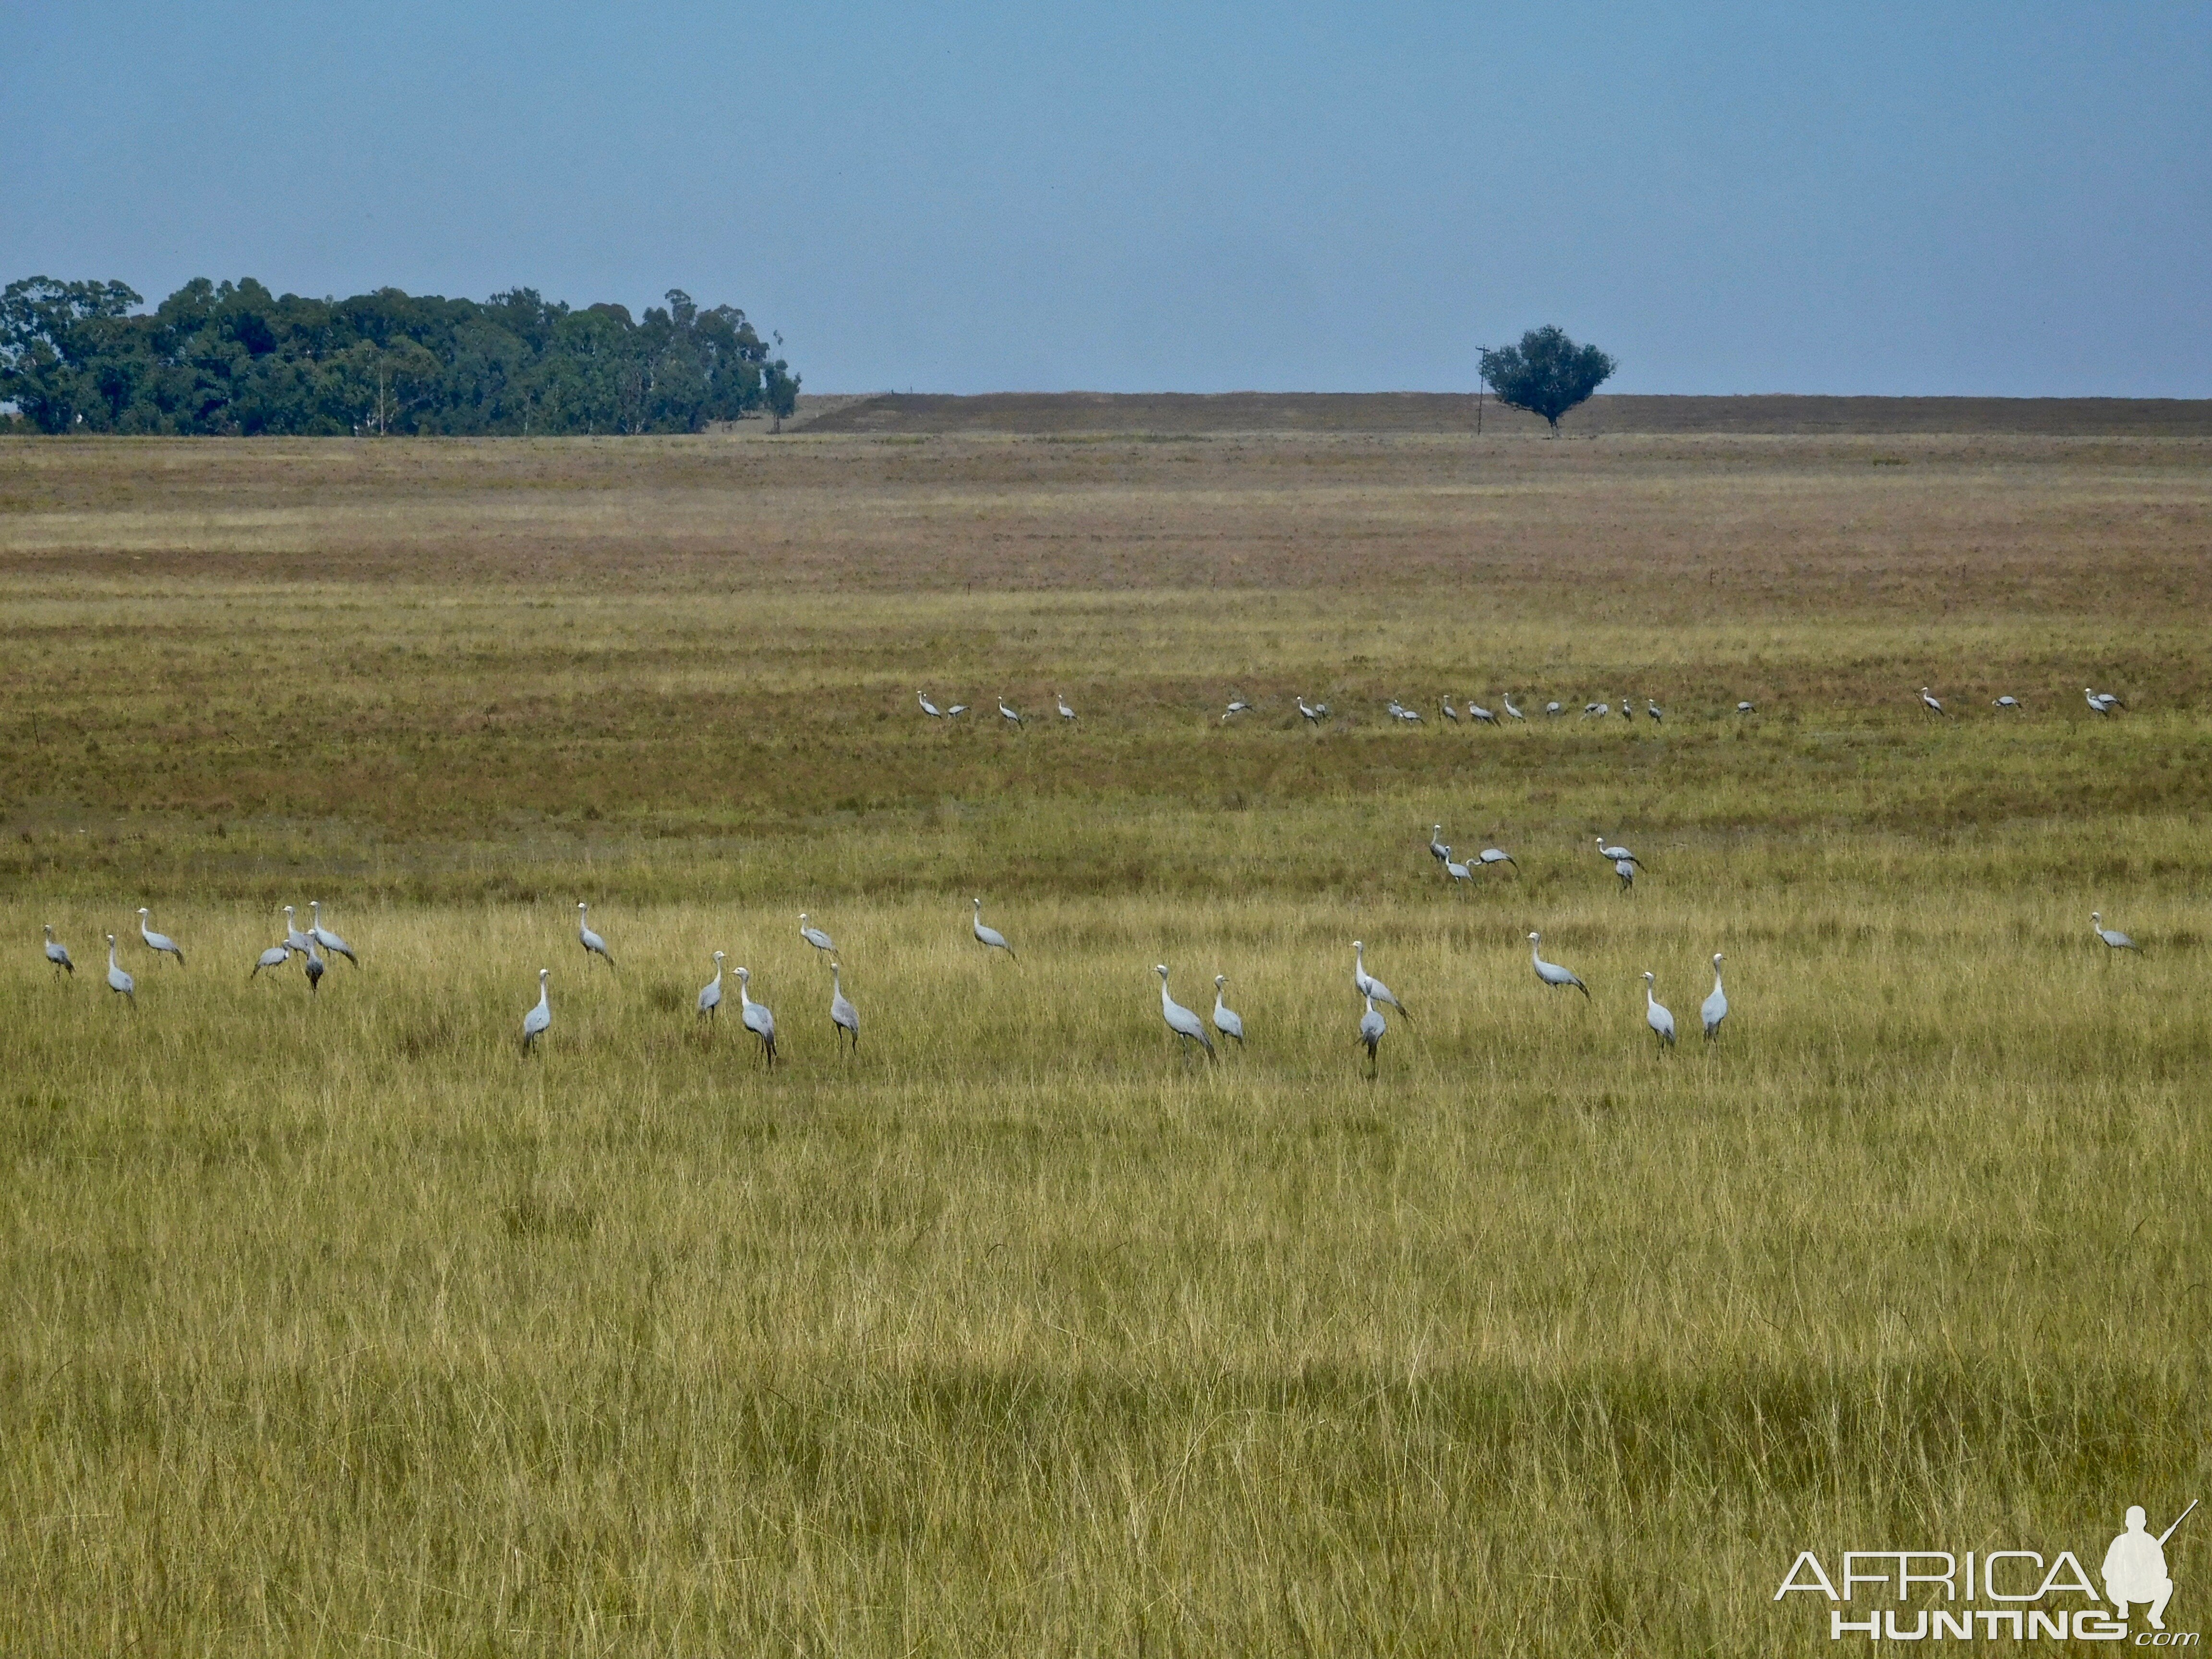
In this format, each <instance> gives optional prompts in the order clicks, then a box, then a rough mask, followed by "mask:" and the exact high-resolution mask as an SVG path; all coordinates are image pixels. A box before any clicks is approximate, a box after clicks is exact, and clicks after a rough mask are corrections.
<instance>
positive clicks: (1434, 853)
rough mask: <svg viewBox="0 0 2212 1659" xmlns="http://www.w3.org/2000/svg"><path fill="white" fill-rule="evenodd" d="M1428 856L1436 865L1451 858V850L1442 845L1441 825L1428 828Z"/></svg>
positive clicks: (1442, 832)
mask: <svg viewBox="0 0 2212 1659" xmlns="http://www.w3.org/2000/svg"><path fill="white" fill-rule="evenodd" d="M1429 856H1430V857H1431V858H1432V859H1434V860H1436V861H1437V863H1438V864H1442V863H1443V861H1444V860H1446V859H1448V858H1449V857H1450V856H1451V848H1449V847H1447V846H1445V845H1444V827H1443V825H1442V824H1441V823H1432V824H1431V825H1430V826H1429Z"/></svg>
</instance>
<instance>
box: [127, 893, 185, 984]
mask: <svg viewBox="0 0 2212 1659" xmlns="http://www.w3.org/2000/svg"><path fill="white" fill-rule="evenodd" d="M150 915H151V913H150V912H149V911H148V909H147V908H146V907H145V906H144V905H143V904H142V905H140V906H139V907H138V937H139V938H141V939H144V940H145V941H146V948H147V949H148V950H149V951H153V952H154V953H155V955H156V956H164V955H166V956H172V957H176V959H177V966H178V967H179V968H181V967H183V966H184V965H185V953H184V952H183V951H180V950H179V949H178V948H177V941H176V940H174V939H171V938H170V937H169V936H168V935H167V933H155V931H154V929H153V927H151V926H150V925H149V917H150Z"/></svg>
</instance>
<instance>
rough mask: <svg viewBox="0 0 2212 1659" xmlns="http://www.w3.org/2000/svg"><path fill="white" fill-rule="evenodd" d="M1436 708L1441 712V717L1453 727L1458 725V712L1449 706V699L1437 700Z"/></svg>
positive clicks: (1441, 698) (1440, 698)
mask: <svg viewBox="0 0 2212 1659" xmlns="http://www.w3.org/2000/svg"><path fill="white" fill-rule="evenodd" d="M1437 708H1438V709H1439V710H1440V711H1442V713H1443V717H1444V718H1445V719H1446V720H1449V721H1450V722H1451V723H1452V724H1453V725H1454V726H1457V725H1458V724H1459V710H1458V709H1456V708H1453V707H1452V706H1451V699H1450V698H1449V697H1439V698H1437Z"/></svg>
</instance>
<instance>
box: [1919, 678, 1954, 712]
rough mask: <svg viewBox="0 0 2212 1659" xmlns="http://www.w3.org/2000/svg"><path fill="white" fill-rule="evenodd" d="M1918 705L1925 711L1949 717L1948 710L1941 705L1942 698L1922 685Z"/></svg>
mask: <svg viewBox="0 0 2212 1659" xmlns="http://www.w3.org/2000/svg"><path fill="white" fill-rule="evenodd" d="M1920 707H1921V708H1922V709H1923V711H1925V712H1926V713H1928V714H1940V715H1942V717H1943V718H1944V719H1945V720H1949V719H1950V718H1951V715H1950V713H1949V711H1948V709H1946V708H1944V707H1943V702H1942V698H1940V697H1938V696H1936V695H1935V693H1933V692H1932V691H1930V690H1929V689H1928V688H1927V687H1926V686H1924V685H1923V686H1922V687H1921V688H1920Z"/></svg>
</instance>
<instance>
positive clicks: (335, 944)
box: [307, 899, 361, 968]
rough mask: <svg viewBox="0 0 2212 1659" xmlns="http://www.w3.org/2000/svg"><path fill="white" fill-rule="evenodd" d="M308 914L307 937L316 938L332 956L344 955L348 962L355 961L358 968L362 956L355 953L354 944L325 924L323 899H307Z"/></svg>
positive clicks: (315, 940) (354, 963) (316, 941)
mask: <svg viewBox="0 0 2212 1659" xmlns="http://www.w3.org/2000/svg"><path fill="white" fill-rule="evenodd" d="M307 915H308V917H309V921H308V923H307V937H308V938H309V939H313V940H314V942H315V943H316V944H318V945H321V946H322V947H323V949H325V951H329V952H330V953H331V955H332V956H334V957H344V958H345V959H346V960H347V961H348V962H349V963H353V965H354V966H355V967H356V968H358V967H360V966H361V958H360V957H357V956H356V955H354V953H353V946H351V945H348V944H347V943H346V942H345V941H344V940H343V939H340V938H339V937H338V936H337V934H336V933H332V932H331V930H330V929H329V928H327V927H324V926H323V902H322V900H320V899H309V900H308V901H307Z"/></svg>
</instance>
